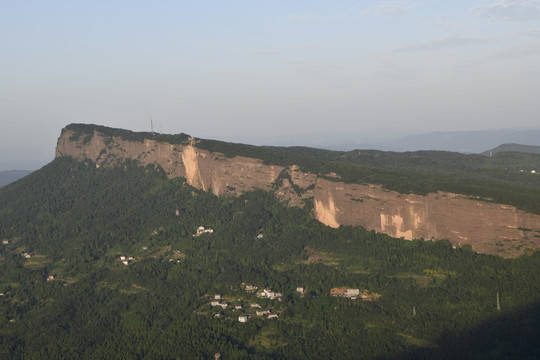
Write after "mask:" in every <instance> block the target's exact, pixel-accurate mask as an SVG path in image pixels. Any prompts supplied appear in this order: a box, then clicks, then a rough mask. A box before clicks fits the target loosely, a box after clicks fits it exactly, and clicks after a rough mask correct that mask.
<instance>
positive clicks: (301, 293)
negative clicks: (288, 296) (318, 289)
mask: <svg viewBox="0 0 540 360" xmlns="http://www.w3.org/2000/svg"><path fill="white" fill-rule="evenodd" d="M296 292H297V293H299V294H300V295H304V288H303V287H302V286H299V287H297V288H296Z"/></svg>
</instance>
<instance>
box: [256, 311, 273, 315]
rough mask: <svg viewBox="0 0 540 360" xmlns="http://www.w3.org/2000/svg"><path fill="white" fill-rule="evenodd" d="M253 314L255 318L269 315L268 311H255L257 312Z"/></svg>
mask: <svg viewBox="0 0 540 360" xmlns="http://www.w3.org/2000/svg"><path fill="white" fill-rule="evenodd" d="M255 314H256V315H257V316H264V315H266V314H270V310H257V311H256V312H255Z"/></svg>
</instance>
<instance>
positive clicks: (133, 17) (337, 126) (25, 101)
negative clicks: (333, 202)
mask: <svg viewBox="0 0 540 360" xmlns="http://www.w3.org/2000/svg"><path fill="white" fill-rule="evenodd" d="M0 33H1V34H3V35H4V36H3V42H2V43H3V46H2V47H1V48H0V58H1V59H2V65H3V66H1V67H0V82H1V83H2V86H1V87H0V118H1V119H2V124H3V129H2V131H1V132H0V133H1V134H2V135H1V137H0V150H1V152H0V153H1V154H2V155H1V156H0V170H4V169H16V168H19V169H22V168H29V169H31V168H37V167H39V166H41V165H44V164H45V163H46V162H48V161H50V160H52V158H53V156H54V146H55V144H56V140H57V138H58V136H59V133H60V129H62V128H63V127H64V126H66V125H67V124H69V123H74V122H75V123H93V124H100V125H105V126H111V127H117V128H126V129H130V130H133V131H148V130H149V126H150V118H152V119H153V120H154V128H155V130H161V131H162V132H164V133H180V132H185V133H188V134H191V135H193V136H197V137H205V138H214V139H222V140H232V141H244V139H250V138H253V141H251V142H250V143H253V144H262V143H265V142H267V143H269V144H271V143H272V142H274V143H276V142H277V141H283V139H299V141H304V142H305V141H306V140H302V138H303V139H306V138H309V137H312V138H313V139H317V138H320V139H323V140H325V142H326V143H336V142H340V141H345V140H347V141H348V139H353V140H354V139H356V140H359V142H365V141H366V140H368V139H390V138H397V137H399V136H403V135H407V134H422V133H430V132H434V131H471V130H486V129H503V128H522V129H528V128H535V129H538V128H539V122H538V114H539V113H540V111H539V110H540V104H539V102H538V100H537V97H538V94H539V93H540V65H539V64H540V1H539V0H515V1H510V0H503V1H480V0H478V1H454V2H443V1H436V0H434V1H369V2H368V1H347V0H343V1H332V2H329V1H305V0H302V1H295V2H285V1H274V2H271V3H270V2H257V3H253V2H247V1H229V2H218V1H201V2H195V3H191V2H172V1H166V2H159V3H147V2H142V1H130V2H128V1H113V2H111V1H107V2H105V1H93V2H89V3H88V2H73V1H55V2H40V1H24V2H2V3H0ZM299 134H301V135H302V136H300V135H299ZM279 139H282V140H279ZM314 141H319V140H314ZM321 141H322V140H321ZM298 145H310V144H305V143H304V144H302V143H299V144H298Z"/></svg>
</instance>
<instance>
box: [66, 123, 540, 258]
mask: <svg viewBox="0 0 540 360" xmlns="http://www.w3.org/2000/svg"><path fill="white" fill-rule="evenodd" d="M72 136H73V133H72V132H71V131H69V130H67V131H63V132H62V135H61V136H60V138H59V140H58V146H57V149H56V156H57V157H58V156H71V157H73V158H76V159H79V160H84V159H89V160H91V161H93V162H94V163H95V164H96V166H98V167H99V166H107V165H114V164H115V163H117V162H120V161H123V160H126V159H135V160H138V161H139V163H140V164H141V165H149V164H156V165H159V166H161V167H162V168H163V170H164V171H165V172H166V173H167V174H168V176H169V177H171V178H172V177H185V178H186V180H187V182H188V183H189V184H190V185H192V186H194V187H197V188H200V189H203V190H205V191H212V192H213V193H214V194H215V195H226V194H230V195H237V194H240V193H242V192H245V191H249V190H253V189H263V190H266V191H274V192H275V194H276V196H278V197H279V198H280V199H282V200H283V201H286V202H288V203H289V205H292V206H303V205H304V202H305V201H313V205H314V215H315V217H316V219H317V220H319V221H321V222H322V223H324V224H326V225H328V226H331V227H339V226H340V225H351V226H357V225H361V226H363V227H365V228H367V229H369V230H375V231H378V232H382V233H386V234H388V235H391V236H394V237H403V238H405V239H414V238H424V239H431V238H434V239H448V240H450V241H451V242H452V243H454V244H456V245H459V244H461V245H464V244H470V245H472V246H473V249H474V250H475V251H478V252H483V253H490V254H503V255H504V256H519V255H521V254H523V253H524V251H525V250H526V249H536V248H538V247H540V231H539V230H540V216H538V215H534V214H529V213H525V212H523V211H520V210H517V209H516V208H514V207H511V206H506V205H500V204H495V203H488V202H482V201H477V200H474V199H469V198H467V197H466V196H463V195H459V194H452V193H445V192H438V193H435V194H429V195H428V196H421V195H414V194H408V195H403V194H399V193H397V192H393V191H387V190H384V189H382V188H381V187H380V186H378V185H359V184H346V183H343V182H339V179H338V178H335V174H334V175H333V176H332V175H331V174H329V175H328V176H327V177H326V178H321V177H318V176H316V175H315V174H310V173H304V172H302V171H299V169H298V168H297V167H295V166H291V167H289V168H284V167H282V166H274V165H265V164H264V163H263V162H262V161H260V160H258V159H252V158H247V157H242V156H236V157H234V158H228V157H226V156H224V155H223V154H220V153H211V152H209V151H206V150H202V149H199V148H197V146H196V144H195V143H194V142H192V143H190V144H189V145H173V144H168V143H164V142H158V141H155V140H149V139H146V140H145V141H144V142H137V141H126V140H123V139H122V138H117V137H109V136H105V135H103V134H101V133H99V132H97V131H94V135H93V136H92V137H91V139H89V141H85V140H81V139H79V140H73V138H72ZM280 174H282V175H286V176H284V177H282V178H281V181H279V179H278V178H279V175H280ZM329 177H334V178H335V179H332V181H331V180H328V178H329ZM535 235H536V236H535Z"/></svg>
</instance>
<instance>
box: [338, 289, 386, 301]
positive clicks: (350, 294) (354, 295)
mask: <svg viewBox="0 0 540 360" xmlns="http://www.w3.org/2000/svg"><path fill="white" fill-rule="evenodd" d="M330 295H331V296H336V297H346V298H349V299H351V300H356V299H358V298H360V299H362V300H365V301H372V300H376V299H378V298H379V297H381V295H379V294H372V293H370V292H369V291H368V290H364V291H362V292H360V289H355V288H347V287H339V288H332V289H331V290H330Z"/></svg>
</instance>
